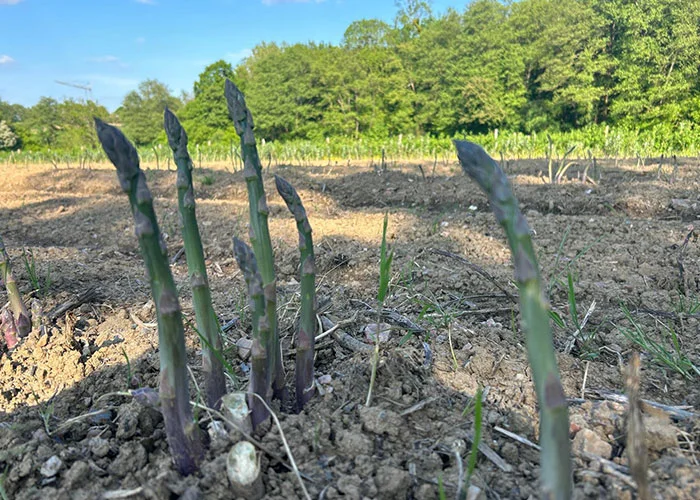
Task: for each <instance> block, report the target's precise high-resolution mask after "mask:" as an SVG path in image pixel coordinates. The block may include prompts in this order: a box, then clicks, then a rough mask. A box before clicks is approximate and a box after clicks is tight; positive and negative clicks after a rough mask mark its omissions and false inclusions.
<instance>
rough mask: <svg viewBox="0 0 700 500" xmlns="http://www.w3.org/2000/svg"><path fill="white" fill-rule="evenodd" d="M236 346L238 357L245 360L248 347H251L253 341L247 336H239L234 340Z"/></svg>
mask: <svg viewBox="0 0 700 500" xmlns="http://www.w3.org/2000/svg"><path fill="white" fill-rule="evenodd" d="M236 345H237V346H238V357H239V358H241V359H242V360H243V361H247V360H248V358H249V357H250V349H251V348H252V347H253V341H252V340H250V339H247V338H240V339H238V340H237V341H236Z"/></svg>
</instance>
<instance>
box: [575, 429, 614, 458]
mask: <svg viewBox="0 0 700 500" xmlns="http://www.w3.org/2000/svg"><path fill="white" fill-rule="evenodd" d="M573 448H574V449H575V450H577V451H579V452H586V453H592V454H594V455H597V456H599V457H602V458H607V459H609V458H610V456H611V455H612V446H611V445H610V443H608V442H606V441H604V440H603V439H602V438H601V437H600V436H599V435H598V434H596V433H595V432H593V431H592V430H590V429H581V430H580V431H579V432H578V433H577V434H576V437H574V442H573Z"/></svg>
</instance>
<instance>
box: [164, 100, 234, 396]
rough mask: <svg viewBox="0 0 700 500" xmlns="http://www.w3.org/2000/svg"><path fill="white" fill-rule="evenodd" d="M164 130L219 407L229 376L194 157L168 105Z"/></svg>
mask: <svg viewBox="0 0 700 500" xmlns="http://www.w3.org/2000/svg"><path fill="white" fill-rule="evenodd" d="M164 123H165V132H166V134H167V136H168V143H169V144H170V148H171V149H172V150H173V157H174V159H175V164H176V165H177V182H176V184H177V201H178V208H179V210H180V222H181V224H182V239H183V240H184V243H185V257H186V259H187V271H188V274H189V276H190V285H191V286H192V303H193V305H194V313H195V317H196V320H197V329H198V331H199V334H200V335H201V336H202V337H203V339H204V341H203V342H202V344H203V346H202V365H203V369H204V376H205V381H206V394H207V405H208V406H209V407H210V408H218V407H219V404H220V403H221V398H222V396H223V395H224V394H225V393H226V379H225V378H224V368H223V363H222V361H221V358H220V355H221V327H220V325H219V320H218V319H217V317H216V313H215V312H214V306H213V305H212V301H211V290H210V289H209V279H208V278H207V267H206V264H205V262H204V250H203V248H202V240H201V238H200V235H199V227H198V226H197V216H196V213H195V201H194V187H193V186H192V159H191V158H190V155H189V153H188V152H187V133H186V132H185V129H184V128H183V127H182V125H180V121H179V120H178V119H177V117H176V116H175V115H174V114H173V112H172V111H170V110H169V109H167V108H166V109H165V117H164Z"/></svg>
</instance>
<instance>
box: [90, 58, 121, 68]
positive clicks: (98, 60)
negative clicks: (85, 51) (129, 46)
mask: <svg viewBox="0 0 700 500" xmlns="http://www.w3.org/2000/svg"><path fill="white" fill-rule="evenodd" d="M87 61H88V62H91V63H96V64H109V65H112V66H119V67H120V68H128V67H129V65H128V64H126V63H125V62H122V60H121V59H119V58H118V57H117V56H112V55H106V56H97V57H88V58H87Z"/></svg>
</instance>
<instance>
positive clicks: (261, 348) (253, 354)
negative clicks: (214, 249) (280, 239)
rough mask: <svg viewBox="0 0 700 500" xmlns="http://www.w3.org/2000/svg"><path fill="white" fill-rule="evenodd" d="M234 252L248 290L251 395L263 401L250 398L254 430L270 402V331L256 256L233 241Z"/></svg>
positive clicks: (249, 403) (264, 414)
mask: <svg viewBox="0 0 700 500" xmlns="http://www.w3.org/2000/svg"><path fill="white" fill-rule="evenodd" d="M233 252H234V254H235V255H236V260H237V261H238V267H240V268H241V272H242V273H243V277H244V278H245V282H246V285H247V286H248V299H249V304H250V317H251V323H252V329H253V333H252V338H253V345H252V346H251V348H250V364H251V371H250V389H249V391H250V392H253V393H255V394H257V395H259V396H260V398H262V400H263V401H261V400H260V399H258V398H256V397H255V396H253V395H250V396H249V399H248V406H249V407H250V412H251V415H250V418H251V420H252V424H253V428H256V427H257V426H258V424H260V423H261V422H263V421H265V420H266V419H267V417H268V416H269V412H268V411H267V408H266V407H265V404H264V402H268V401H270V397H269V392H270V385H271V381H270V365H269V359H268V350H267V346H268V345H270V336H271V335H272V330H271V328H270V324H269V323H268V320H267V315H266V314H265V297H264V293H263V286H262V278H261V277H260V273H259V272H258V263H257V260H256V259H255V254H254V253H253V251H252V250H251V249H250V247H249V246H248V245H246V244H245V243H244V242H243V241H241V240H239V239H238V238H236V237H234V238H233Z"/></svg>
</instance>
